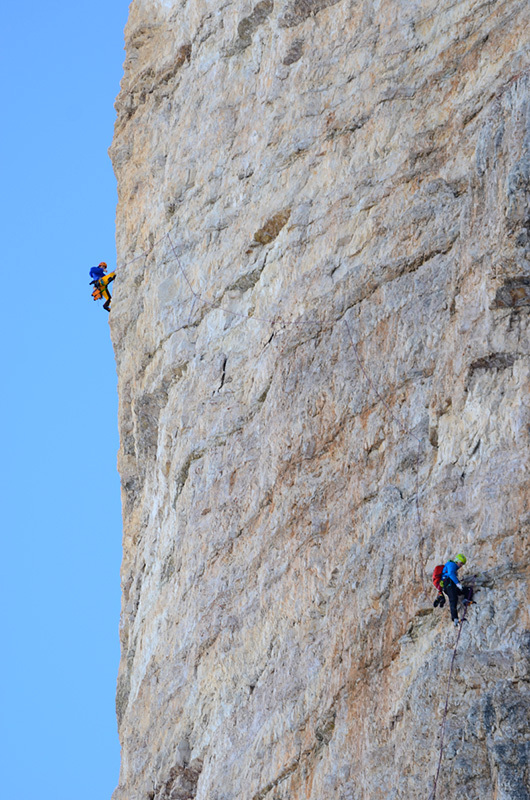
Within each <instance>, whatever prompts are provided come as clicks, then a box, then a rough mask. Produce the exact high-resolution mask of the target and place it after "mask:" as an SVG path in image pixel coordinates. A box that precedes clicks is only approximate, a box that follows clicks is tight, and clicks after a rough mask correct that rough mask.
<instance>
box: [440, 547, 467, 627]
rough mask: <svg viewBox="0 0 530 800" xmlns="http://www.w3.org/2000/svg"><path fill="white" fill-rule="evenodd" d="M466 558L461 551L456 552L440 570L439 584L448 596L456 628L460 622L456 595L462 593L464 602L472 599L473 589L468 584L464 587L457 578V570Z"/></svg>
mask: <svg viewBox="0 0 530 800" xmlns="http://www.w3.org/2000/svg"><path fill="white" fill-rule="evenodd" d="M466 561H467V558H466V557H465V556H464V555H462V553H458V555H456V556H455V557H454V559H453V560H451V561H448V562H447V563H446V564H444V568H443V572H442V580H441V586H442V588H443V591H444V593H445V594H446V595H447V597H448V598H449V606H450V608H451V619H452V620H453V625H454V626H455V628H458V626H459V624H460V620H459V619H458V610H457V605H458V597H459V595H463V597H464V603H466V604H467V603H470V602H471V600H472V595H473V589H472V588H471V587H470V586H468V587H464V586H462V584H461V583H460V581H459V580H458V574H457V573H458V570H459V569H460V567H461V566H463V564H465V563H466Z"/></svg>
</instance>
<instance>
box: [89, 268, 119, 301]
mask: <svg viewBox="0 0 530 800" xmlns="http://www.w3.org/2000/svg"><path fill="white" fill-rule="evenodd" d="M106 271H107V265H106V263H105V262H104V261H101V262H100V263H99V264H98V266H97V267H92V269H91V270H90V273H89V274H90V277H91V278H92V280H91V281H90V285H91V286H94V291H93V292H92V297H93V298H94V300H101V299H104V300H105V302H104V303H103V308H104V309H105V311H110V301H111V300H112V297H111V294H110V292H109V288H108V286H109V283H112V281H113V280H114V278H115V277H116V273H115V272H110V273H109V274H108V275H105V273H106Z"/></svg>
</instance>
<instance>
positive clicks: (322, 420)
mask: <svg viewBox="0 0 530 800" xmlns="http://www.w3.org/2000/svg"><path fill="white" fill-rule="evenodd" d="M529 29H530V10H529V5H528V2H527V0H523V1H522V2H518V0H507V2H500V0H499V1H498V2H494V1H493V2H473V1H472V0H460V1H458V0H457V2H454V3H451V4H445V3H440V2H438V0H436V1H435V0H425V1H424V2H422V3H411V2H409V1H408V0H407V1H406V2H405V0H401V2H399V1H398V2H388V0H382V1H381V2H377V1H376V0H366V1H364V0H360V2H353V1H352V0H259V2H255V0H251V1H250V2H249V1H248V0H232V1H227V2H224V3H219V4H216V3H212V2H204V1H203V0H180V1H178V2H177V0H175V2H171V0H165V2H163V0H133V2H132V4H131V10H130V18H129V22H128V24H127V28H126V45H127V59H126V62H125V75H124V79H123V83H122V91H121V93H120V95H119V98H118V100H117V106H116V107H117V113H118V117H117V122H116V132H115V138H114V142H113V145H112V148H111V155H112V160H113V163H114V167H115V171H116V175H117V178H118V191H119V206H118V212H117V241H118V253H119V263H121V264H122V265H123V266H121V268H120V269H119V272H118V278H117V280H116V283H115V284H114V285H115V292H114V300H113V308H112V313H111V317H110V322H111V331H112V337H113V342H114V346H115V351H116V359H117V364H118V375H119V395H120V432H121V448H120V454H119V468H120V473H121V476H122V484H123V510H124V555H123V569H122V581H123V611H122V621H121V644H122V660H121V666H120V672H119V680H118V694H117V711H118V720H119V730H120V737H121V741H122V747H123V758H122V770H121V776H120V784H119V787H118V788H117V789H116V792H115V794H114V800H189V799H190V798H196V800H302V798H303V799H304V800H306V799H307V800H379V799H380V800H383V799H384V800H391V799H392V800H398V798H399V799H401V798H407V800H412V799H414V800H415V799H416V798H417V799H418V800H420V798H422V800H426V798H428V796H429V792H430V790H431V788H432V785H433V778H434V774H435V772H436V766H437V762H438V756H439V744H440V738H439V725H440V722H441V720H442V712H443V708H444V703H445V697H446V686H447V679H448V675H449V664H450V660H451V655H452V648H453V646H454V644H455V639H456V632H455V630H454V629H453V627H452V626H451V625H450V619H449V612H448V611H447V609H444V610H443V611H441V610H439V609H433V607H432V600H433V598H434V596H435V595H434V591H431V589H432V587H429V583H430V572H431V571H432V568H433V567H434V565H435V564H437V563H439V562H440V561H443V560H445V559H447V558H448V557H450V556H451V555H453V554H454V553H455V552H458V551H463V552H464V553H465V554H466V555H467V557H468V564H467V567H466V570H465V574H464V577H466V575H467V576H468V578H469V576H471V575H472V574H476V575H477V579H476V583H477V588H478V589H479V592H478V595H477V600H478V605H476V606H474V607H473V608H472V610H471V612H470V615H469V621H468V622H466V623H465V627H464V629H463V631H462V634H461V639H460V645H459V649H458V652H457V656H456V659H455V666H454V673H453V680H452V685H451V689H450V695H449V704H448V716H447V722H446V730H445V749H444V753H443V760H442V766H441V771H440V778H439V783H438V793H437V796H438V797H445V798H456V797H459V798H468V799H469V800H476V798H480V800H528V798H530V789H529V786H528V781H529V772H528V770H529V767H528V761H529V749H530V744H529V738H528V737H529V734H528V730H529V726H528V719H529V714H528V711H529V708H530V697H529V653H530V623H529V619H528V594H527V592H528V530H529V522H530V508H529V492H528V466H529V431H530V413H529V410H530V409H529V407H530V399H529V394H528V389H529V368H530V360H529V340H528V320H529V311H530V209H529V197H530V43H529V38H528V31H529ZM418 511H419V515H420V517H419V518H418V513H417V512H418Z"/></svg>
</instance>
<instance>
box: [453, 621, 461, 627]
mask: <svg viewBox="0 0 530 800" xmlns="http://www.w3.org/2000/svg"><path fill="white" fill-rule="evenodd" d="M453 625H454V626H455V628H458V627H459V625H460V620H459V619H454V620H453Z"/></svg>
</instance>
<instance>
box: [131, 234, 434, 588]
mask: <svg viewBox="0 0 530 800" xmlns="http://www.w3.org/2000/svg"><path fill="white" fill-rule="evenodd" d="M178 224H179V222H178V221H177V222H176V223H175V224H174V225H173V226H172V227H171V228H170V229H169V231H167V232H166V233H165V234H164V235H163V236H161V237H160V239H157V240H155V241H154V242H153V243H152V244H151V246H150V247H149V248H148V249H147V250H145V251H144V252H143V253H140V254H139V255H137V256H135V257H134V258H132V259H131V260H130V261H127V262H125V263H124V264H121V265H120V266H119V267H116V270H121V269H125V267H128V266H130V265H131V264H134V263H135V262H136V261H139V260H141V259H144V263H145V265H147V257H148V256H149V254H150V253H152V252H153V250H154V249H155V248H156V247H158V246H159V245H160V244H162V243H163V242H164V241H165V240H166V239H167V241H168V243H169V247H170V249H171V251H172V253H173V257H174V259H175V262H176V264H177V267H178V270H179V272H180V273H181V275H182V278H183V280H184V282H185V283H186V285H187V287H188V289H189V291H190V293H191V297H192V303H191V308H190V313H189V316H188V324H190V322H191V317H192V313H193V310H194V307H195V304H196V303H198V304H202V305H205V306H208V307H209V308H212V309H216V310H217V309H218V310H220V311H223V312H224V313H225V314H228V315H230V316H232V317H237V318H239V319H243V320H246V321H248V320H249V319H251V318H250V317H249V316H248V315H247V314H243V313H241V312H238V311H232V310H231V309H228V308H225V307H223V306H222V305H221V304H220V303H217V302H213V301H211V300H207V299H205V298H204V297H203V296H202V295H201V294H200V293H199V292H197V291H195V289H194V288H193V285H192V283H191V281H190V279H189V278H188V275H187V274H186V271H185V270H184V268H183V266H182V264H181V261H180V258H179V257H178V254H177V250H176V247H175V245H174V243H173V239H172V238H171V234H172V233H173V231H174V229H175V228H176V227H177V225H178ZM252 320H255V321H256V322H262V323H264V324H267V325H270V326H271V327H273V328H274V327H275V326H277V325H278V324H279V323H281V325H282V327H284V328H286V327H303V326H310V325H314V324H315V322H316V321H317V320H300V319H298V320H293V321H291V322H288V321H284V320H282V319H281V318H279V317H275V318H270V317H258V316H254V315H253V316H252ZM343 321H344V324H345V326H346V330H347V332H348V337H349V339H350V342H351V346H352V350H353V353H354V356H355V359H356V361H357V364H358V366H359V369H360V370H361V372H362V374H363V375H364V377H365V379H366V381H367V383H368V385H369V386H370V388H371V390H372V391H373V393H374V395H375V396H376V397H377V399H378V400H379V402H380V403H381V404H382V405H383V406H384V408H385V409H386V411H387V413H388V414H389V416H390V418H391V419H392V420H393V421H394V422H396V423H397V425H398V426H399V428H400V429H401V431H402V432H403V433H404V434H406V435H407V436H409V437H410V438H412V439H413V440H414V441H415V442H416V478H415V484H416V485H415V501H414V504H415V511H416V521H417V526H418V532H419V535H420V540H419V545H418V550H419V554H420V557H419V561H420V565H421V581H422V587H423V589H424V590H425V589H426V585H425V559H424V555H423V548H424V543H425V535H424V531H423V523H422V519H421V512H420V500H419V498H420V460H421V458H420V456H421V446H422V440H421V439H420V437H419V436H417V435H416V434H415V433H413V431H411V430H410V428H408V427H407V426H406V425H405V424H404V422H403V420H402V419H400V418H399V417H398V416H397V415H396V413H395V412H394V411H393V410H392V408H391V406H390V404H389V403H388V402H387V400H386V399H385V398H384V397H383V395H382V394H381V392H380V391H379V390H378V389H377V387H376V386H375V384H374V382H373V380H372V378H371V376H370V374H369V372H368V370H367V369H366V367H365V365H364V363H363V361H362V359H361V357H360V355H359V351H358V348H357V345H356V343H355V341H354V338H353V335H352V332H351V328H350V326H349V324H348V321H347V320H346V318H345V317H344V320H343Z"/></svg>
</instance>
